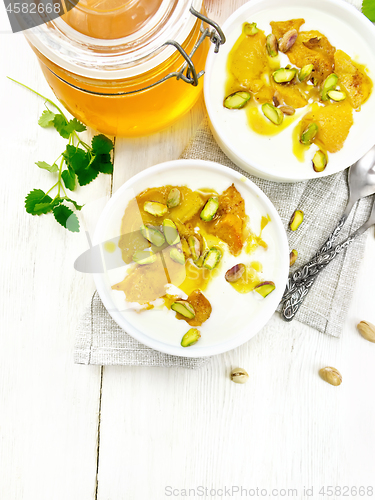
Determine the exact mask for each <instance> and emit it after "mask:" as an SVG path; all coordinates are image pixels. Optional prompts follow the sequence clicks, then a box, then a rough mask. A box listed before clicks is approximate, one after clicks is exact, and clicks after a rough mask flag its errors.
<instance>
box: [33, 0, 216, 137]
mask: <svg viewBox="0 0 375 500" xmlns="http://www.w3.org/2000/svg"><path fill="white" fill-rule="evenodd" d="M203 21H206V22H205V23H204V22H203ZM207 23H208V24H207ZM209 25H211V26H213V29H211V27H210V26H209ZM25 36H26V38H27V40H28V42H29V43H30V45H31V47H32V48H33V50H34V52H35V53H36V54H37V56H38V59H39V62H40V65H41V68H42V70H43V73H44V76H45V77H46V79H47V81H48V83H49V85H50V86H51V88H52V90H53V92H54V93H55V95H56V97H57V98H58V99H59V101H61V102H62V104H63V105H64V106H65V107H66V108H67V109H68V110H69V112H70V113H71V114H72V115H74V116H75V117H77V118H78V119H79V120H81V121H82V122H84V123H85V124H87V125H88V126H90V127H92V128H94V129H96V130H98V131H99V132H103V133H105V134H109V135H113V136H127V137H130V136H137V135H143V134H149V133H152V132H155V131H158V130H160V129H162V128H164V127H166V126H168V125H169V124H170V123H172V122H173V121H174V120H175V119H176V118H178V117H180V116H181V115H183V114H184V113H185V112H186V111H188V110H189V109H190V108H191V107H192V106H193V104H194V103H195V102H196V100H197V99H198V97H199V95H200V92H201V90H202V87H203V85H202V82H201V81H200V77H201V76H202V75H203V73H204V71H203V69H204V65H205V60H206V56H207V52H208V48H209V47H208V46H209V41H208V40H209V39H211V41H213V42H214V43H215V44H216V49H215V50H216V51H217V50H218V47H219V45H220V44H221V43H224V41H225V38H224V35H223V34H222V32H221V30H220V28H219V27H218V26H217V25H216V23H214V22H212V21H210V20H208V19H207V18H206V17H205V16H204V7H203V0H128V1H125V2H124V1H122V2H121V1H120V0H99V1H98V0H80V2H79V3H78V4H77V5H76V6H75V7H74V8H72V9H71V10H70V11H68V12H67V13H66V14H65V15H64V16H62V17H61V18H57V19H55V20H53V21H50V22H48V23H46V24H42V25H40V26H37V27H36V28H33V29H30V30H27V31H26V32H25ZM190 56H191V57H190Z"/></svg>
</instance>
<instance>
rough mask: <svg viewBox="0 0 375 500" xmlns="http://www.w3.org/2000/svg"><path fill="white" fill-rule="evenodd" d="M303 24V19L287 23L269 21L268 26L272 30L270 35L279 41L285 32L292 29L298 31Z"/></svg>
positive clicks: (291, 20) (290, 20)
mask: <svg viewBox="0 0 375 500" xmlns="http://www.w3.org/2000/svg"><path fill="white" fill-rule="evenodd" d="M304 22H305V20H304V19H289V21H277V22H276V21H271V22H270V25H271V28H272V33H273V34H274V35H275V37H276V38H277V39H279V38H281V37H283V36H284V35H285V33H286V32H287V31H290V30H293V29H294V30H297V31H299V29H300V27H301V26H302V24H304Z"/></svg>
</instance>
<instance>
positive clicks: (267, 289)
mask: <svg viewBox="0 0 375 500" xmlns="http://www.w3.org/2000/svg"><path fill="white" fill-rule="evenodd" d="M275 288H276V285H275V283H274V282H273V281H263V283H259V285H257V286H256V287H255V288H254V290H255V291H256V292H258V293H259V295H261V296H262V297H267V295H269V294H270V293H271V292H273V291H274V290H275Z"/></svg>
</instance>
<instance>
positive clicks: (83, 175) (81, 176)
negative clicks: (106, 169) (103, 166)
mask: <svg viewBox="0 0 375 500" xmlns="http://www.w3.org/2000/svg"><path fill="white" fill-rule="evenodd" d="M76 174H77V178H78V183H79V185H80V186H86V184H90V182H91V181H93V180H94V179H96V178H97V177H98V175H99V171H98V170H95V169H94V168H92V167H91V166H90V167H87V168H83V169H81V170H78V172H76Z"/></svg>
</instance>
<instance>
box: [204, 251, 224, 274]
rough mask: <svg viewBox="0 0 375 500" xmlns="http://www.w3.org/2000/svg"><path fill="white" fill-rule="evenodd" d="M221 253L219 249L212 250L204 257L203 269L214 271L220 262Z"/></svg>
mask: <svg viewBox="0 0 375 500" xmlns="http://www.w3.org/2000/svg"><path fill="white" fill-rule="evenodd" d="M220 259H221V251H220V250H219V249H218V248H210V249H209V251H208V252H207V253H206V255H205V256H204V261H203V267H205V268H206V269H210V270H212V269H214V268H215V267H216V266H217V265H218V264H219V262H220Z"/></svg>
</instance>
